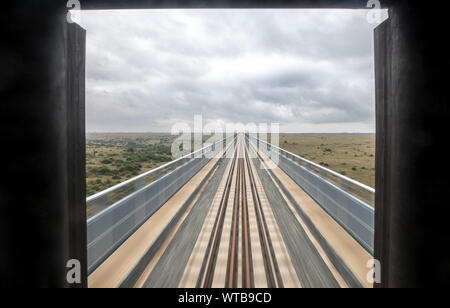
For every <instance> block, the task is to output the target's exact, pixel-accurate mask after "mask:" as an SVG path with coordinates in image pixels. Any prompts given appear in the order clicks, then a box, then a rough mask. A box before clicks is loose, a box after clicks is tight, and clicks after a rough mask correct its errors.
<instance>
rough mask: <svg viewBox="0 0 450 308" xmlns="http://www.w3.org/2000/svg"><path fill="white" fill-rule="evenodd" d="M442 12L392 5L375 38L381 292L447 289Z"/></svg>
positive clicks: (449, 108) (448, 98) (447, 110)
mask: <svg viewBox="0 0 450 308" xmlns="http://www.w3.org/2000/svg"><path fill="white" fill-rule="evenodd" d="M445 14H446V10H440V9H439V8H436V7H434V6H431V5H429V6H426V5H425V4H423V5H420V6H419V4H418V3H417V2H412V1H398V2H395V4H393V6H392V7H391V8H390V11H389V15H390V20H389V21H388V22H386V23H385V24H383V25H381V26H380V27H379V28H378V29H377V30H376V33H375V40H376V45H377V47H376V57H377V61H376V66H377V67H376V74H377V76H376V82H377V135H378V136H377V147H378V149H377V153H376V155H377V157H376V161H377V162H376V207H375V213H376V214H375V215H376V218H375V258H377V259H379V260H380V262H381V267H382V277H381V279H382V283H381V285H379V286H381V287H419V286H436V285H440V284H445V283H448V281H449V277H450V261H449V258H448V257H447V256H445V255H443V254H442V253H443V251H444V250H445V248H446V243H447V242H448V234H449V232H448V218H449V217H450V216H449V215H450V207H449V205H448V204H449V202H448V188H449V187H450V186H449V176H448V174H449V171H450V170H449V164H448V163H447V158H446V157H447V155H446V153H447V150H446V148H445V144H446V143H447V140H448V127H447V123H448V121H449V118H450V104H449V102H450V95H449V91H448V85H449V81H450V80H449V73H448V72H449V70H450V61H449V57H448V55H449V54H450V50H449V47H448V44H444V43H443V40H445V39H444V38H445V37H447V36H448V34H447V33H446V32H445V30H446V29H448V25H447V24H446V23H447V19H448V18H447V17H446V16H445Z"/></svg>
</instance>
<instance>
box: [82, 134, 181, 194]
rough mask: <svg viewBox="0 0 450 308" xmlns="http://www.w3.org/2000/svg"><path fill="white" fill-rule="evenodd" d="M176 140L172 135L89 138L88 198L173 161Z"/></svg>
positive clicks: (87, 147)
mask: <svg viewBox="0 0 450 308" xmlns="http://www.w3.org/2000/svg"><path fill="white" fill-rule="evenodd" d="M174 139H175V137H174V136H171V135H169V134H88V135H87V144H86V177H87V179H86V184H87V195H88V196H90V195H93V194H95V193H97V192H100V191H102V190H104V189H107V188H109V187H111V186H113V185H115V184H118V183H120V182H123V181H125V180H127V179H130V178H132V177H135V176H137V175H139V174H141V173H144V172H146V171H148V170H151V169H154V168H156V167H158V166H160V165H163V164H165V163H167V162H169V161H171V160H172V159H173V157H172V155H171V144H172V142H173V140H174Z"/></svg>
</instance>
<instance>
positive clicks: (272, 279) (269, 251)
mask: <svg viewBox="0 0 450 308" xmlns="http://www.w3.org/2000/svg"><path fill="white" fill-rule="evenodd" d="M245 160H246V163H247V169H248V173H249V178H250V187H251V191H252V196H253V201H254V207H255V212H256V218H257V219H256V220H257V225H258V230H259V234H260V236H259V238H260V241H261V247H262V250H263V259H264V264H265V269H266V277H267V284H268V286H269V288H282V287H283V280H282V278H281V275H280V271H279V268H278V264H277V261H276V257H275V252H274V250H273V246H272V243H271V238H270V234H269V232H268V227H267V222H266V220H265V217H264V211H263V209H262V204H261V198H260V196H259V193H258V189H257V187H256V180H255V176H254V174H253V170H252V169H251V164H250V159H249V155H248V151H247V149H245Z"/></svg>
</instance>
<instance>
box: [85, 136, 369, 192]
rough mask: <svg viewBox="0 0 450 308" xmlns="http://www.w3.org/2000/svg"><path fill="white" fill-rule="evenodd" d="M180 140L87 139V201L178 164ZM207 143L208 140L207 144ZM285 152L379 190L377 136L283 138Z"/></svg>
mask: <svg viewBox="0 0 450 308" xmlns="http://www.w3.org/2000/svg"><path fill="white" fill-rule="evenodd" d="M175 138H177V136H172V135H170V134H162V133H122V134H118V133H114V134H99V133H91V134H88V135H87V144H86V173H87V179H86V184H87V195H88V196H90V195H93V194H95V193H97V192H100V191H102V190H104V189H107V188H109V187H111V186H113V185H116V184H118V183H121V182H123V181H126V180H128V179H130V178H132V177H135V176H137V175H139V174H141V173H144V172H146V171H148V170H151V169H154V168H156V167H158V166H161V165H163V164H166V163H167V162H169V161H171V160H173V157H172V155H171V145H172V143H173V141H174V140H175ZM207 138H210V136H203V140H204V141H205V140H206V139H207ZM280 147H281V148H283V149H285V150H287V151H290V152H292V153H295V154H298V155H300V156H303V157H304V158H306V159H308V160H311V161H313V162H316V163H318V164H321V165H322V166H324V167H326V168H329V169H331V170H334V171H337V172H339V173H341V174H343V175H346V176H348V177H350V178H353V179H355V180H357V181H359V182H361V183H364V184H366V185H369V186H371V187H374V182H375V157H374V155H375V136H374V135H363V134H342V135H334V134H329V135H328V134H317V135H313V134H280Z"/></svg>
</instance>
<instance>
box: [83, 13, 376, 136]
mask: <svg viewBox="0 0 450 308" xmlns="http://www.w3.org/2000/svg"><path fill="white" fill-rule="evenodd" d="M366 14H367V11H366V10H139V11H133V10H130V11H83V13H82V20H81V25H82V26H83V27H84V28H85V29H86V30H87V129H88V131H90V132H93V131H97V132H108V131H116V132H117V131H120V132H128V131H130V132H133V131H160V132H161V131H164V132H169V131H170V130H171V127H172V125H173V124H174V123H176V122H180V121H183V122H187V123H192V122H193V119H194V115H195V114H202V115H203V118H204V122H205V123H208V122H211V121H217V122H219V123H225V122H240V123H244V124H246V123H250V122H253V123H261V122H267V123H271V122H278V123H280V130H281V131H283V132H303V133H304V132H373V131H374V122H375V120H374V117H375V115H374V114H375V94H374V93H375V90H374V59H373V28H374V27H375V26H376V25H373V24H369V23H368V22H367V20H366Z"/></svg>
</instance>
